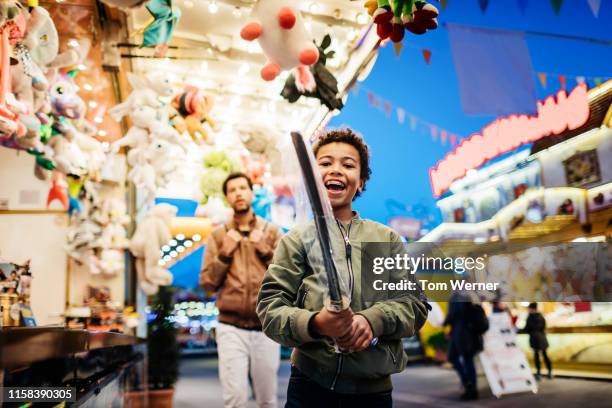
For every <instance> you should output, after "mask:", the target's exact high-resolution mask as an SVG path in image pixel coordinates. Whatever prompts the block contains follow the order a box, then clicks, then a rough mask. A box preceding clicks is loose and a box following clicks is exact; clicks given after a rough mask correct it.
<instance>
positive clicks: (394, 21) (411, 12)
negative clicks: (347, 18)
mask: <svg viewBox="0 0 612 408" xmlns="http://www.w3.org/2000/svg"><path fill="white" fill-rule="evenodd" d="M365 7H366V8H367V9H368V13H369V14H370V15H371V16H372V17H373V18H374V23H375V24H376V32H377V34H378V36H379V37H380V38H381V39H382V40H385V39H387V38H388V39H390V40H391V41H393V42H394V43H399V42H401V41H402V40H403V38H404V30H408V31H410V32H411V33H413V34H417V35H420V34H425V33H426V32H427V30H435V29H436V28H438V20H437V17H438V14H439V12H438V9H437V8H436V7H435V6H433V5H431V4H429V3H427V2H425V1H422V0H368V1H367V2H366V3H365Z"/></svg>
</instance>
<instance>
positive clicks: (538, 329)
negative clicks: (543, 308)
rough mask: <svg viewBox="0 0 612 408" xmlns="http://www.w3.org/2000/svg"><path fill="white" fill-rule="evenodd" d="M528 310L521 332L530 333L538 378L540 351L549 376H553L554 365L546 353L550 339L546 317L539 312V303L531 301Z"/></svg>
mask: <svg viewBox="0 0 612 408" xmlns="http://www.w3.org/2000/svg"><path fill="white" fill-rule="evenodd" d="M528 310H529V316H528V317H527V322H526V323H525V327H524V328H523V329H522V330H520V331H519V333H527V334H529V345H530V346H531V348H532V349H533V359H534V362H535V366H536V375H535V377H536V380H539V379H540V378H541V372H540V370H541V367H540V353H541V354H542V357H544V364H546V369H547V370H548V378H552V365H551V364H550V359H549V358H548V355H547V354H546V349H547V348H548V340H547V339H546V333H545V330H546V319H544V316H542V313H540V312H538V304H537V303H530V304H529V307H528Z"/></svg>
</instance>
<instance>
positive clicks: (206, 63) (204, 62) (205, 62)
mask: <svg viewBox="0 0 612 408" xmlns="http://www.w3.org/2000/svg"><path fill="white" fill-rule="evenodd" d="M200 69H201V70H202V71H206V70H207V69H208V61H202V63H201V64H200Z"/></svg>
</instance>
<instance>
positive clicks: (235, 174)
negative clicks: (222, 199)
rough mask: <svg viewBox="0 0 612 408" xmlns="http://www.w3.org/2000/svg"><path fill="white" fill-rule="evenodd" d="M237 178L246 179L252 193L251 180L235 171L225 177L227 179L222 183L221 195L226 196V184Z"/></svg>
mask: <svg viewBox="0 0 612 408" xmlns="http://www.w3.org/2000/svg"><path fill="white" fill-rule="evenodd" d="M238 178H244V179H246V181H247V183H248V184H249V188H250V189H251V191H253V182H252V181H251V178H250V177H249V176H247V175H246V174H244V173H242V172H239V171H237V172H234V173H231V174H230V175H229V176H227V178H226V179H225V181H224V182H223V195H227V183H229V182H230V181H232V180H234V179H238Z"/></svg>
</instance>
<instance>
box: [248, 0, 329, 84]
mask: <svg viewBox="0 0 612 408" xmlns="http://www.w3.org/2000/svg"><path fill="white" fill-rule="evenodd" d="M295 3H296V2H295V1H289V0H260V1H259V2H258V3H256V4H255V6H254V7H253V12H252V14H251V22H250V23H248V24H247V25H246V26H244V27H243V28H242V31H241V32H240V36H241V37H242V38H243V39H244V40H247V41H254V40H258V41H259V45H260V46H261V48H262V50H263V52H264V54H266V56H267V57H268V63H267V64H266V65H265V66H264V67H263V68H262V70H261V77H262V78H263V79H264V80H265V81H273V80H274V79H275V78H276V77H277V76H278V75H279V74H280V73H281V71H282V70H291V69H293V68H298V74H299V75H298V79H299V81H298V82H299V84H300V86H302V87H303V88H305V89H309V90H312V89H314V86H315V84H314V79H313V78H312V75H311V74H310V70H309V69H308V67H309V66H311V65H314V64H316V63H317V61H318V60H319V50H318V49H317V47H316V46H315V45H314V44H313V42H312V36H311V35H310V34H309V33H308V31H307V30H306V26H305V25H304V21H303V19H302V16H301V14H300V12H299V9H298V7H297V6H296V4H295ZM309 74H310V75H309Z"/></svg>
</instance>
